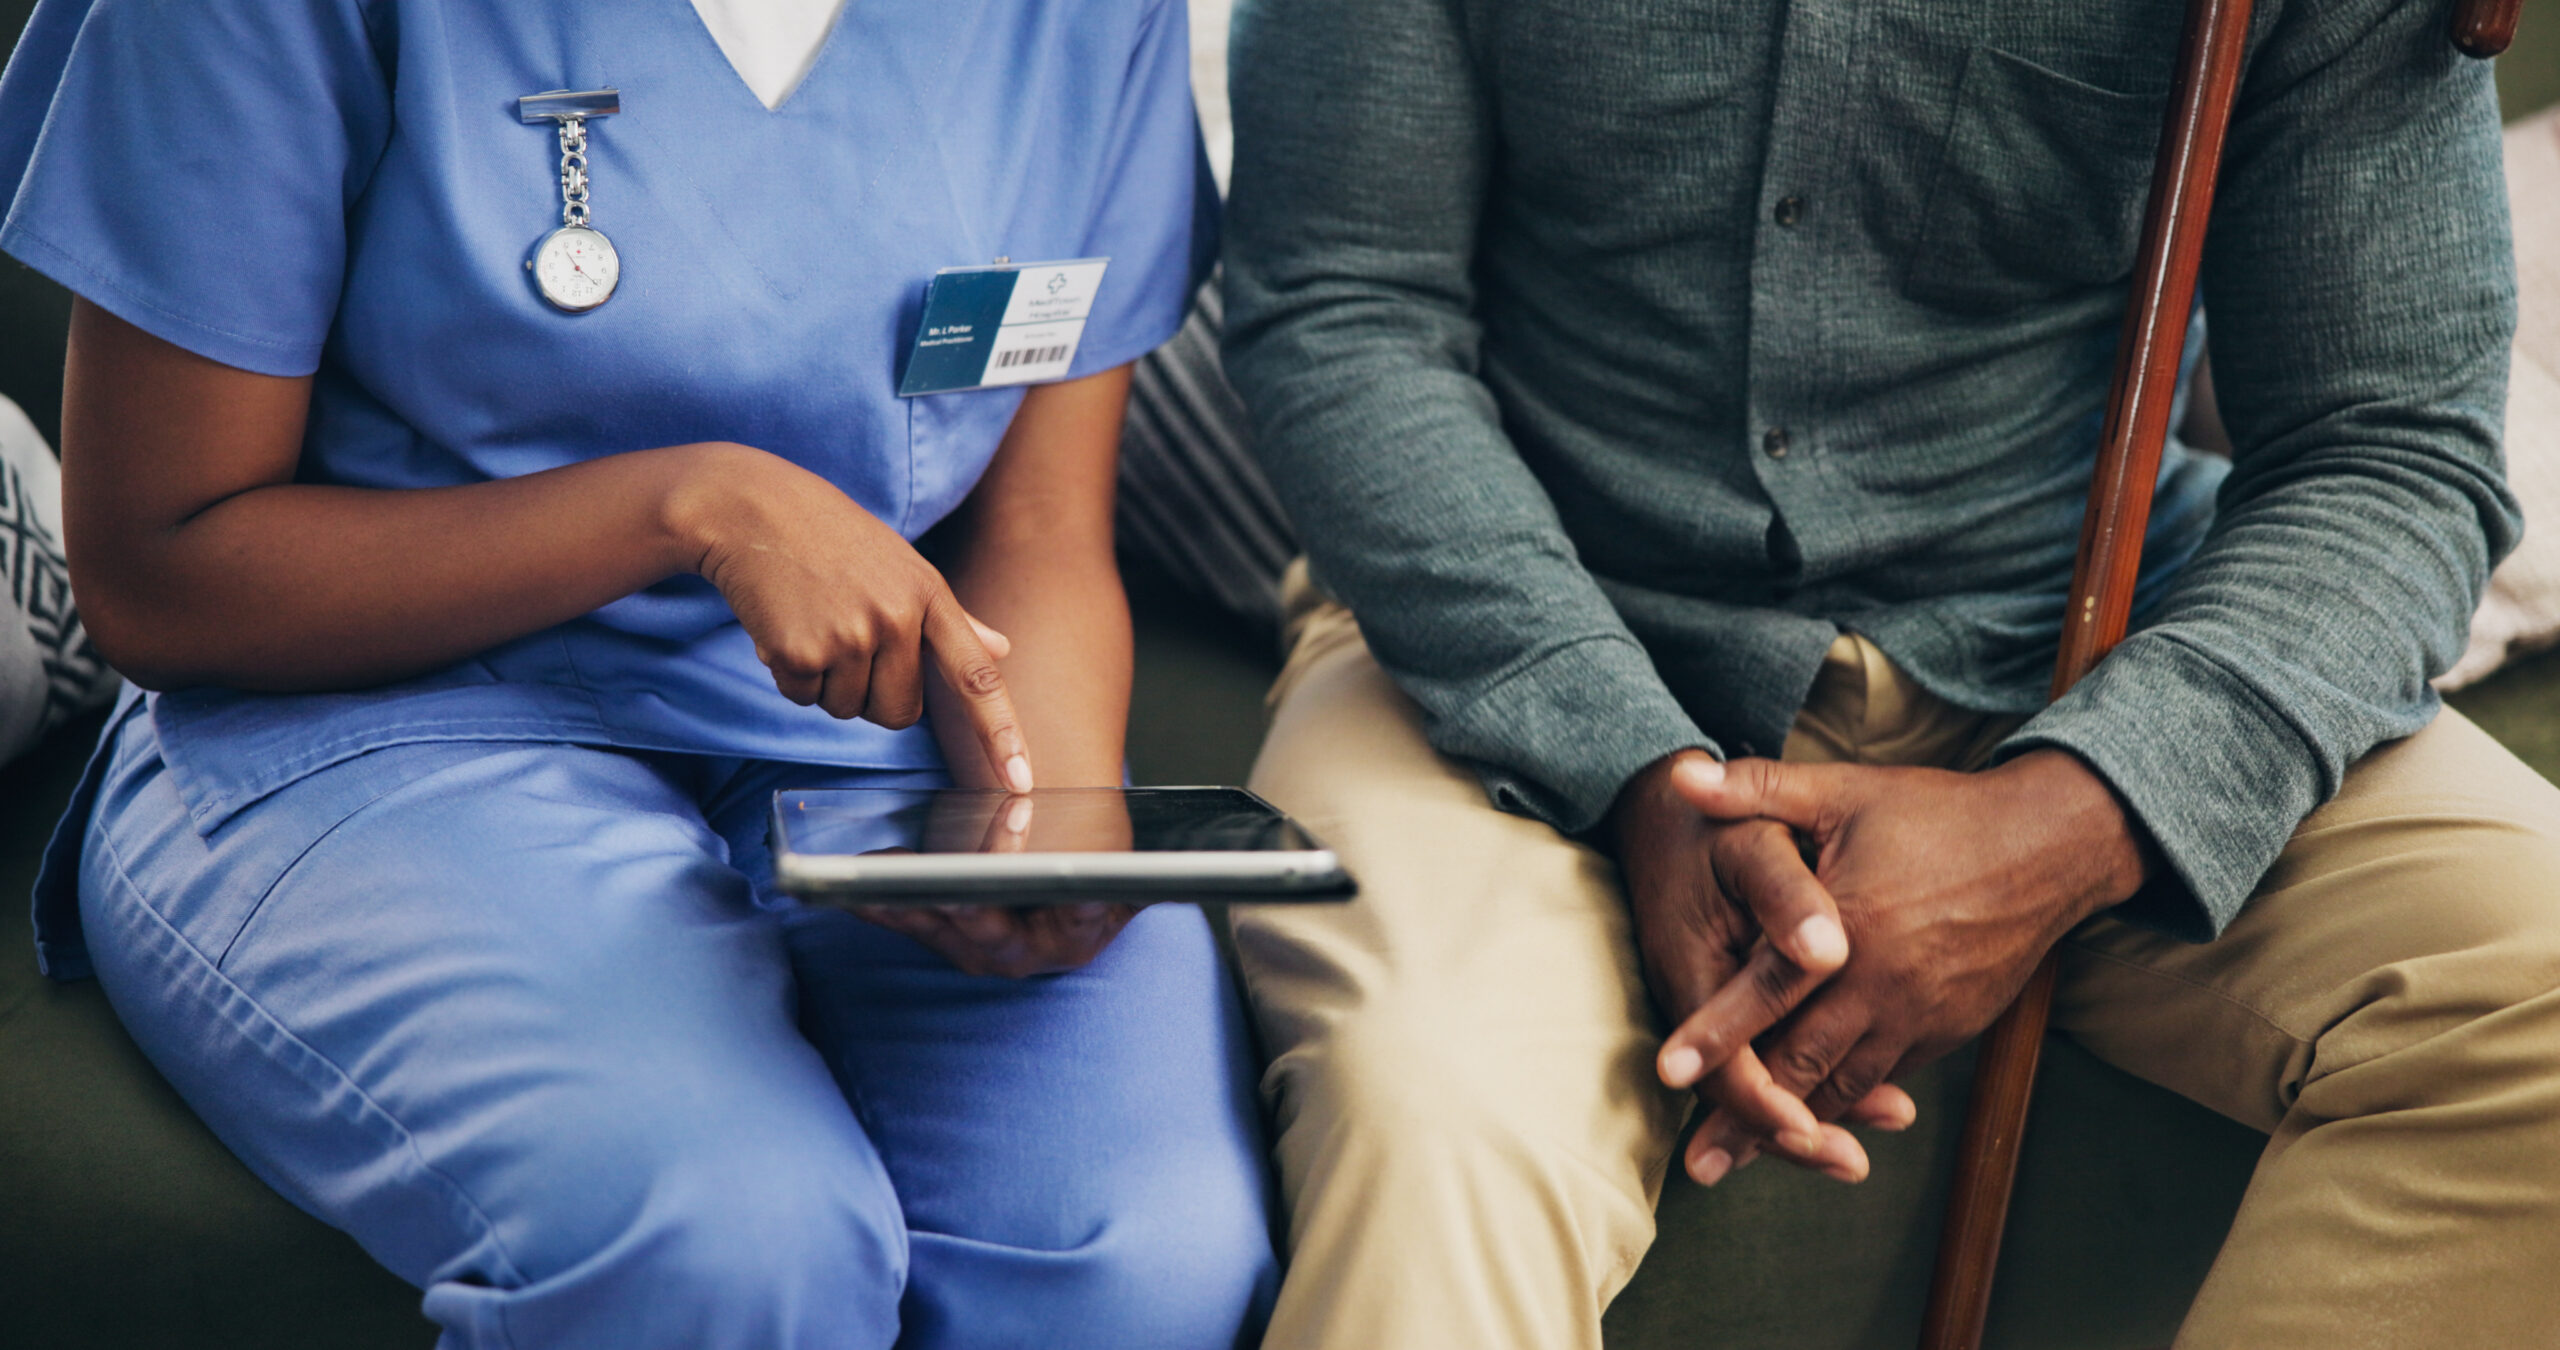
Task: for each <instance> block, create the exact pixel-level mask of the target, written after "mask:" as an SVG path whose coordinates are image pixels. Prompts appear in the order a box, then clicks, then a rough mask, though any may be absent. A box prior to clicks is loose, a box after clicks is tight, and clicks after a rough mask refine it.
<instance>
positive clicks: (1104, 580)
mask: <svg viewBox="0 0 2560 1350" xmlns="http://www.w3.org/2000/svg"><path fill="white" fill-rule="evenodd" d="M1128 388H1129V372H1128V369H1127V367H1121V368H1119V369H1115V370H1110V371H1105V372H1103V373H1101V374H1099V375H1093V376H1089V377H1087V378H1085V379H1081V380H1076V381H1072V382H1070V383H1066V384H1057V385H1043V386H1040V387H1038V388H1035V389H1033V390H1032V391H1031V392H1030V393H1029V394H1027V395H1026V396H1025V397H1024V399H1023V404H1022V408H1021V410H1020V411H1019V412H1017V413H1016V414H1015V415H1014V420H1013V425H1012V426H1011V427H1010V428H1008V429H1007V431H1006V433H1005V439H1004V443H1003V444H1002V445H1001V446H1000V447H999V448H998V450H997V452H996V457H995V460H994V462H993V463H991V464H990V465H989V466H988V468H987V472H986V475H985V476H984V477H983V478H981V479H980V480H979V483H978V487H977V489H976V490H975V491H974V492H972V493H971V494H970V497H969V500H968V502H967V503H966V504H965V505H964V506H963V507H962V510H961V512H960V514H959V516H958V517H957V518H955V519H954V520H953V521H952V522H951V530H950V535H951V544H952V546H951V547H950V549H949V550H948V551H947V552H945V554H944V556H943V562H944V563H945V565H946V567H947V568H948V570H949V575H950V578H951V588H952V591H953V592H954V593H955V594H956V595H958V596H959V597H960V602H961V603H962V604H964V605H966V606H967V607H968V609H969V612H970V613H972V614H974V615H976V616H977V617H978V618H979V619H980V620H981V621H983V622H984V623H986V624H987V625H988V626H990V627H992V628H994V629H996V630H997V631H999V632H1001V633H1003V634H1004V635H1005V636H1006V637H1007V638H1008V639H1010V640H1011V643H1012V649H1011V652H1010V653H1009V654H1008V655H1007V656H1006V657H1005V658H1004V659H1003V660H1002V661H1001V662H999V664H1000V665H1001V666H1002V667H1003V669H1004V675H1005V684H1006V687H1007V688H1009V689H1010V690H1011V691H1012V693H1013V702H1014V707H1015V710H1016V711H1017V712H1018V713H1019V714H1020V716H1021V719H1022V729H1023V734H1024V739H1025V740H1026V741H1028V742H1029V744H1030V747H1031V759H1032V762H1033V763H1034V764H1036V765H1038V766H1039V782H1040V786H1042V787H1112V786H1117V785H1118V784H1119V782H1120V768H1121V757H1122V752H1123V742H1124V738H1125V736H1126V733H1127V730H1128V721H1129V669H1130V650H1129V602H1128V598H1127V596H1126V595H1125V594H1124V593H1123V592H1122V590H1121V587H1120V571H1119V567H1118V564H1117V563H1116V562H1115V561H1114V560H1113V555H1112V541H1111V514H1112V488H1113V483H1114V480H1115V476H1116V472H1117V467H1118V451H1119V443H1120V418H1121V410H1122V408H1123V407H1124V405H1125V404H1126V402H1127V398H1128ZM943 698H944V695H943V694H942V692H941V691H939V690H937V691H936V694H935V700H936V701H935V703H934V709H935V717H934V724H935V726H936V728H937V730H938V731H940V732H941V733H942V735H943V736H944V738H945V744H946V745H948V744H949V743H950V741H949V737H950V735H951V732H952V730H953V728H952V725H951V723H952V719H951V718H949V717H947V716H945V715H944V703H943ZM952 759H953V762H954V764H955V765H957V764H959V763H961V762H962V761H961V757H960V756H958V755H953V756H952ZM962 776H963V777H964V779H965V778H966V776H967V775H966V774H965V773H964V774H963V775H962ZM984 786H995V785H994V784H992V783H990V784H984Z"/></svg>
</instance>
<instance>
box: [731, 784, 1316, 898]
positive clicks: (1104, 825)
mask: <svg viewBox="0 0 2560 1350" xmlns="http://www.w3.org/2000/svg"><path fill="white" fill-rule="evenodd" d="M772 844H773V872H774V882H775V884H776V885H777V886H778V887H780V888H781V890H782V891H783V892H784V893H785V894H787V895H792V896H797V897H799V898H801V899H803V900H816V901H824V902H829V903H834V904H846V905H1054V904H1085V903H1090V902H1093V901H1098V900H1100V901H1127V902H1130V903H1133V904H1153V903H1160V902H1164V901H1169V900H1170V901H1182V900H1188V901H1204V900H1207V901H1225V902H1230V903H1268V902H1274V901H1338V900H1348V899H1350V898H1351V897H1352V895H1353V894H1354V893H1355V892H1356V891H1357V890H1358V887H1357V885H1356V884H1355V883H1354V882H1353V881H1352V879H1351V876H1350V874H1349V873H1347V872H1345V871H1343V869H1342V863H1341V860H1340V859H1337V858H1336V857H1334V855H1333V850H1331V849H1328V848H1326V847H1325V846H1324V845H1323V844H1321V843H1319V842H1317V841H1316V839H1315V838H1314V837H1313V836H1312V835H1310V834H1308V833H1307V831H1306V830H1305V829H1304V828H1302V827H1301V826H1300V825H1299V824H1298V823H1297V822H1296V821H1294V820H1291V819H1289V818H1288V817H1287V816H1285V815H1283V814H1281V813H1280V812H1279V811H1278V810H1277V809H1275V808H1274V807H1273V806H1272V805H1271V804H1270V803H1269V802H1266V801H1264V800H1262V799H1261V798H1260V797H1257V796H1255V795H1253V794H1252V793H1250V792H1247V791H1245V790H1244V789H1243V788H1233V787H1206V788H1201V787H1188V788H1044V789H1040V790H1038V791H1033V792H1027V793H1013V792H1003V791H977V790H973V789H965V788H944V789H938V790H937V789H925V790H918V789H905V788H829V789H809V790H803V791H791V792H777V793H775V794H773V840H772Z"/></svg>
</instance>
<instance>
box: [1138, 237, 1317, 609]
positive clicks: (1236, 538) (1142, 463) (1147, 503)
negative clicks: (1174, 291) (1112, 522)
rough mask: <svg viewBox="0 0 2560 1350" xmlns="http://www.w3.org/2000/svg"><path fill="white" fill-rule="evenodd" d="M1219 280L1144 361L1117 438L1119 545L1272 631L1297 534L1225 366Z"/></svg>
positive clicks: (1213, 280)
mask: <svg viewBox="0 0 2560 1350" xmlns="http://www.w3.org/2000/svg"><path fill="white" fill-rule="evenodd" d="M1220 320H1221V309H1220V304H1219V292H1218V278H1217V277H1216V276H1212V277H1210V278H1209V282H1208V284H1207V285H1205V286H1202V287H1201V288H1200V293H1199V295H1198V296H1197V297H1195V299H1194V300H1193V303H1192V308H1191V317H1190V318H1189V319H1188V320H1186V321H1185V322H1184V323H1183V325H1182V331H1181V332H1179V333H1177V334H1175V335H1174V338H1173V340H1172V341H1171V342H1168V343H1166V344H1165V345H1163V346H1162V347H1159V348H1157V349H1156V350H1155V351H1154V352H1153V353H1151V354H1149V355H1148V356H1147V357H1146V359H1144V360H1142V361H1140V362H1139V363H1138V368H1137V370H1136V371H1135V372H1133V373H1132V375H1131V377H1130V382H1129V418H1128V422H1127V424H1126V428H1125V429H1124V430H1123V431H1122V432H1121V435H1120V507H1119V532H1120V548H1121V551H1122V552H1124V553H1127V554H1130V555H1132V556H1134V557H1135V558H1136V559H1138V560H1139V561H1141V562H1143V563H1145V564H1146V565H1148V566H1150V567H1152V568H1154V569H1155V570H1156V571H1158V572H1160V573H1162V574H1164V575H1165V576H1167V577H1169V578H1171V579H1172V580H1173V581H1175V582H1177V583H1179V584H1181V585H1182V586H1183V587H1184V588H1186V589H1188V590H1191V591H1194V592H1197V593H1199V594H1201V595H1204V596H1207V597H1208V598H1210V599H1211V600H1214V601H1216V602H1218V604H1219V605H1221V606H1222V607H1224V608H1226V609H1227V610H1229V611H1231V612H1233V613H1235V614H1238V615H1241V616H1243V617H1244V618H1246V619H1249V620H1251V621H1253V622H1254V623H1257V624H1260V625H1262V626H1264V627H1266V628H1272V629H1274V630H1275V631H1276V629H1277V627H1278V624H1279V613H1280V572H1281V569H1283V568H1285V567H1287V566H1288V565H1289V560H1290V559H1291V558H1292V557H1294V556H1296V554H1297V552H1298V543H1297V536H1295V535H1294V534H1292V533H1291V532H1290V529H1289V520H1288V517H1286V516H1284V515H1282V514H1281V512H1280V501H1279V499H1278V498H1277V497H1274V496H1273V495H1272V492H1271V484H1270V482H1269V480H1267V479H1265V478H1264V477H1263V476H1262V466H1261V465H1259V464H1257V463H1255V462H1254V459H1253V456H1252V454H1251V453H1250V452H1249V451H1248V450H1247V449H1246V445H1247V443H1248V442H1247V437H1248V436H1249V435H1250V432H1249V431H1248V430H1247V427H1246V423H1245V411H1244V404H1243V403H1242V402H1240V401H1239V400H1238V399H1237V398H1236V391H1235V390H1234V389H1233V388H1231V387H1229V386H1228V384H1227V377H1226V375H1225V374H1224V372H1222V371H1221V370H1220V368H1219V366H1218V330H1219V326H1220Z"/></svg>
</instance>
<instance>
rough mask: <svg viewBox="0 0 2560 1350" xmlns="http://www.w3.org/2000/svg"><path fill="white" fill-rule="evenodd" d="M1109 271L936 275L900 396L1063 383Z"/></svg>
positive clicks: (1086, 266)
mask: <svg viewBox="0 0 2560 1350" xmlns="http://www.w3.org/2000/svg"><path fill="white" fill-rule="evenodd" d="M1110 265H1111V260H1110V259H1109V258H1076V259H1072V260H1070V261H1067V262H1050V263H1027V264H1023V263H996V264H993V265H991V266H986V267H946V268H944V269H942V270H941V271H939V272H936V273H934V274H933V280H932V281H931V282H930V283H928V284H927V285H926V286H925V291H924V317H923V319H922V320H921V321H919V322H918V323H917V325H916V341H915V345H914V346H913V347H911V348H909V349H908V351H907V373H906V374H905V375H904V376H903V377H901V378H900V379H899V381H898V397H900V398H913V397H915V396H916V395H918V394H943V393H949V392H951V391H953V390H957V389H990V388H994V387H996V386H999V385H1008V384H1032V383H1035V382H1037V381H1040V380H1055V379H1062V378H1064V377H1065V375H1066V373H1067V367H1068V366H1070V365H1073V364H1074V363H1075V359H1076V344H1078V343H1079V342H1082V341H1083V340H1084V324H1085V318H1086V317H1087V316H1088V315H1090V314H1092V313H1093V297H1094V293H1095V292H1097V291H1099V290H1101V289H1102V270H1103V269H1104V268H1106V267H1108V266H1110Z"/></svg>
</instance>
